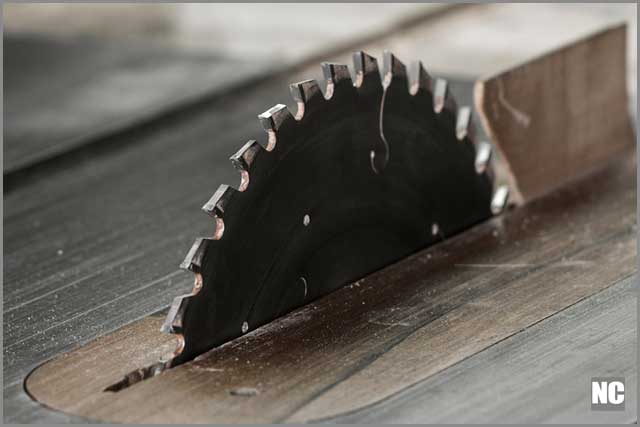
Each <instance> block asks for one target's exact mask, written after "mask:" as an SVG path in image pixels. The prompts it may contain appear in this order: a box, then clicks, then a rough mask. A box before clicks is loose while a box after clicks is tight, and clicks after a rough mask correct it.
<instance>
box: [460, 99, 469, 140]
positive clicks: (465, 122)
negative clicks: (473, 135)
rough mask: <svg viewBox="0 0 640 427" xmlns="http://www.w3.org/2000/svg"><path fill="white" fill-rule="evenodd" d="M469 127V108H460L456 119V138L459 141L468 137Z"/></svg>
mask: <svg viewBox="0 0 640 427" xmlns="http://www.w3.org/2000/svg"><path fill="white" fill-rule="evenodd" d="M469 126H471V108H470V107H467V106H464V107H460V109H459V110H458V115H457V118H456V137H457V138H458V140H459V141H462V140H463V139H465V137H466V136H467V135H469Z"/></svg>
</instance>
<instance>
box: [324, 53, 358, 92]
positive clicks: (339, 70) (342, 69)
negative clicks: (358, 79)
mask: <svg viewBox="0 0 640 427" xmlns="http://www.w3.org/2000/svg"><path fill="white" fill-rule="evenodd" d="M321 67H322V74H323V76H324V80H325V83H326V88H327V89H326V91H325V95H324V96H325V98H326V99H331V98H332V97H333V93H334V91H335V87H336V85H339V84H342V83H345V82H349V83H348V84H349V85H352V83H351V74H349V68H348V67H347V66H346V65H342V64H334V63H331V62H323V63H322V64H321Z"/></svg>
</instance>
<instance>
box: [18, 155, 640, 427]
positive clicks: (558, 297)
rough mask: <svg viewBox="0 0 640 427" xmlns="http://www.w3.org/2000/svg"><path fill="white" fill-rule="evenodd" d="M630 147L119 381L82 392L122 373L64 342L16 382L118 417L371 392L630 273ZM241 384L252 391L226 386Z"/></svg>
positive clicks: (140, 418)
mask: <svg viewBox="0 0 640 427" xmlns="http://www.w3.org/2000/svg"><path fill="white" fill-rule="evenodd" d="M633 160H634V159H633V158H631V159H627V160H626V161H624V162H622V163H618V164H617V165H616V166H617V167H612V168H609V169H607V170H605V171H601V172H600V173H598V174H596V175H593V176H591V177H590V178H589V179H588V180H584V181H581V182H580V183H579V184H576V185H575V186H572V187H570V188H567V189H565V190H563V191H558V192H556V193H554V194H552V195H550V196H548V197H545V198H543V199H541V200H539V201H538V202H535V203H532V204H530V205H526V206H525V207H523V208H520V209H516V210H514V211H512V212H509V213H508V214H506V215H505V216H504V217H500V218H495V219H494V220H492V221H490V222H487V223H485V224H482V225H480V226H477V227H475V228H473V229H471V230H469V231H467V232H465V233H463V234H462V235H459V236H457V237H455V238H453V239H450V240H447V241H445V242H443V243H442V244H440V245H437V246H436V247H433V248H430V249H427V250H425V251H423V252H420V253H419V254H416V255H414V256H412V257H410V258H408V259H406V260H404V261H401V262H400V263H398V264H395V265H393V266H390V267H388V268H387V269H384V270H382V271H381V272H378V273H374V274H373V275H371V276H369V277H367V278H365V279H363V280H361V281H359V282H358V283H357V284H355V285H351V286H348V287H346V288H343V289H341V290H338V291H336V292H335V293H333V294H331V295H328V296H327V297H324V298H322V299H320V300H318V301H317V302H315V303H312V304H310V305H308V306H305V307H303V308H301V309H299V310H297V311H295V312H294V313H292V314H291V315H288V316H285V317H284V318H281V319H279V320H276V321H275V322H272V323H270V324H268V325H265V326H264V327H262V328H259V329H257V330H256V331H254V332H252V333H250V334H248V335H246V336H244V337H242V338H239V339H237V340H235V341H233V342H231V343H228V344H227V345H224V346H222V347H219V348H218V349H214V350H213V351H211V352H209V353H207V354H205V355H203V356H201V357H200V358H198V359H197V360H196V361H194V362H191V363H188V364H185V365H182V366H179V367H177V368H174V369H172V370H169V371H166V372H164V373H163V374H161V375H159V376H156V377H154V378H151V379H148V380H145V381H142V382H140V383H137V384H134V385H133V386H131V387H129V388H127V389H124V390H121V391H119V392H117V393H106V392H102V393H91V392H90V390H94V389H100V388H103V387H106V386H108V385H110V383H115V382H116V381H118V380H119V378H120V377H119V376H115V377H112V376H111V374H112V373H113V372H114V371H113V370H112V369H111V368H109V369H110V370H109V376H108V377H107V376H105V375H102V372H103V371H102V369H101V367H100V365H96V364H95V361H93V360H92V361H91V362H90V363H84V362H82V361H81V360H80V359H79V358H78V357H77V356H76V355H75V354H74V355H71V356H67V357H68V358H71V359H69V360H70V363H67V362H66V361H65V359H64V358H63V359H58V360H57V361H54V362H51V363H50V364H47V365H44V366H43V367H42V368H41V369H39V370H36V371H35V372H34V373H33V374H32V375H31V376H30V377H29V381H28V383H27V387H28V389H29V390H30V392H31V393H32V394H33V395H34V396H35V397H36V398H38V399H40V400H41V401H43V403H45V404H47V405H49V406H51V407H54V408H59V409H62V410H67V411H71V412H72V413H75V414H79V415H82V416H86V417H92V418H98V419H104V420H109V421H124V422H207V423H212V422H213V423H227V422H274V421H292V422H300V421H309V420H314V419H318V418H324V417H327V416H332V415H338V414H340V413H343V412H348V411H353V410H355V409H358V408H361V407H365V406H368V405H371V404H374V403H376V402H378V401H380V400H381V399H384V398H386V397H388V396H390V395H392V394H394V393H397V392H399V391H401V390H403V389H404V388H406V387H409V386H411V385H413V384H415V383H416V382H418V381H420V380H421V379H425V378H428V377H430V376H432V375H434V374H437V373H438V372H440V371H443V370H445V369H447V368H448V367H450V366H452V365H455V364H456V363H459V362H460V361H462V360H464V359H465V358H467V357H470V356H473V355H474V354H476V353H478V352H480V351H482V350H484V349H486V348H488V347H490V346H492V345H494V344H495V343H497V342H499V341H502V340H504V339H505V338H508V337H509V336H512V335H514V334H517V333H518V332H520V331H522V330H523V329H526V328H528V327H530V326H531V325H534V324H536V323H538V322H539V321H541V320H543V319H545V318H547V317H549V316H552V315H553V314H555V313H557V312H559V311H562V310H563V309H565V308H566V307H568V306H571V305H573V304H575V303H576V302H578V301H580V300H582V299H584V298H587V297H589V296H590V295H593V294H595V293H598V292H599V291H601V290H603V289H606V288H607V287H609V286H611V285H613V284H615V283H617V282H618V281H620V280H622V279H624V278H626V277H629V276H630V275H631V274H633V273H634V271H635V264H634V260H635V255H636V239H635V231H634V230H635V203H636V195H635V184H634V182H633V180H632V179H630V178H631V177H633V176H635V162H634V161H633ZM149 324H150V323H149ZM156 326H157V325H154V328H155V327H156ZM425 349H429V350H427V351H425ZM96 351H98V350H97V348H96V347H92V352H94V353H95V352H96ZM101 351H104V352H108V353H111V352H112V350H111V349H110V348H104V347H103V348H102V350H101ZM76 354H77V353H76ZM98 359H99V360H101V359H104V358H101V357H98ZM137 367H139V366H135V364H129V363H127V364H126V365H125V366H121V367H120V369H121V373H124V372H128V371H130V370H132V369H135V368H137ZM63 372H64V374H62V373H63ZM61 377H62V378H61ZM89 379H91V381H89ZM68 383H72V384H73V386H72V387H71V386H69V385H67V384H68ZM80 384H84V385H85V386H84V387H89V388H84V387H80V386H79V385H80ZM242 387H250V388H255V389H256V393H257V395H255V396H251V397H246V396H237V395H234V393H233V390H237V389H239V388H242ZM62 390H64V391H65V392H62Z"/></svg>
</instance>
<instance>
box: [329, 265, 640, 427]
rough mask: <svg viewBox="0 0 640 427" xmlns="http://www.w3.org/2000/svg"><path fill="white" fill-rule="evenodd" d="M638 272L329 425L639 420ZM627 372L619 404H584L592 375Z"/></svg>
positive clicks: (631, 421)
mask: <svg viewBox="0 0 640 427" xmlns="http://www.w3.org/2000/svg"><path fill="white" fill-rule="evenodd" d="M637 292H638V279H637V276H635V277H632V278H629V279H625V280H623V281H621V282H620V283H618V284H616V285H614V286H611V287H610V288H607V289H606V290H604V291H602V292H599V293H597V294H595V295H593V296H591V297H589V298H587V299H585V300H583V301H580V302H579V303H577V304H575V305H574V306H571V307H568V308H567V309H565V310H563V311H561V312H559V313H558V314H556V315H554V316H552V317H550V318H548V319H545V320H543V321H541V322H540V323H537V324H535V325H533V326H532V327H530V328H528V329H526V330H525V331H523V332H521V333H519V334H516V335H514V336H512V337H510V338H507V339H506V340H504V341H502V342H499V343H497V344H495V345H494V346H491V347H489V348H487V349H486V350H484V351H482V352H480V353H477V354H475V355H473V356H472V357H470V358H468V359H465V360H463V361H462V362H460V363H458V364H456V365H453V366H451V367H450V368H448V369H445V370H444V371H441V372H439V373H438V374H436V375H434V376H432V377H430V378H428V379H426V380H424V381H422V382H420V383H417V384H416V385H414V386H412V387H409V388H407V389H405V390H403V391H402V392H400V393H397V394H396V395H394V396H392V397H390V398H389V399H386V400H384V401H382V402H379V403H377V404H375V405H372V406H368V407H366V408H364V409H362V410H359V411H356V412H353V413H350V414H347V415H344V416H341V417H337V418H332V419H324V420H322V421H324V422H331V423H341V424H342V423H348V424H350V423H371V422H375V423H382V424H386V423H396V424H401V423H434V424H437V423H443V424H444V423H460V424H463V423H486V424H500V423H527V424H543V423H558V424H560V423H575V424H583V423H584V424H586V423H594V422H595V423H599V424H618V423H621V424H622V423H625V424H630V423H633V422H635V421H636V419H637V394H636V391H637V388H636V386H637V384H638V371H637V363H636V361H637V354H638V352H637V339H636V333H637V308H636V302H637V300H636V295H637ZM605 374H606V376H620V377H624V378H625V410H624V411H606V412H602V411H601V412H597V411H592V410H591V408H590V403H591V395H590V393H591V388H590V387H589V383H588V382H589V380H590V377H591V376H597V375H605Z"/></svg>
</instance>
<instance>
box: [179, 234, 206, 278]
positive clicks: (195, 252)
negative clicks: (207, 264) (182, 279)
mask: <svg viewBox="0 0 640 427" xmlns="http://www.w3.org/2000/svg"><path fill="white" fill-rule="evenodd" d="M208 245H209V239H206V238H204V237H198V238H197V239H196V240H195V242H193V244H192V245H191V248H190V249H189V252H187V255H186V256H185V257H184V260H183V261H182V263H181V264H180V268H182V269H183V270H189V271H194V272H197V271H198V270H199V269H200V267H201V266H202V258H203V257H204V254H205V252H206V250H207V246H208Z"/></svg>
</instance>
